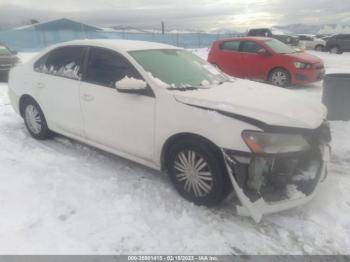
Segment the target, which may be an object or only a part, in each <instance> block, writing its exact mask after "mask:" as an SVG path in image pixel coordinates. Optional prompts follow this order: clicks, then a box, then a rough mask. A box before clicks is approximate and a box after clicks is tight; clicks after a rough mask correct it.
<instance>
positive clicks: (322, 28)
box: [274, 24, 349, 34]
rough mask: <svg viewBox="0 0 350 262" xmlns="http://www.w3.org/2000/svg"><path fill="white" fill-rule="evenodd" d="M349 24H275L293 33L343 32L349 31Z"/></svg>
mask: <svg viewBox="0 0 350 262" xmlns="http://www.w3.org/2000/svg"><path fill="white" fill-rule="evenodd" d="M348 27H349V25H336V24H323V25H308V24H291V25H284V26H274V28H277V29H279V30H282V31H284V32H289V33H292V34H317V33H322V32H323V33H329V34H332V33H341V32H345V31H347V30H348V29H347V28H348Z"/></svg>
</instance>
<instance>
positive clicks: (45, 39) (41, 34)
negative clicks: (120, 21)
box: [0, 29, 241, 51]
mask: <svg viewBox="0 0 350 262" xmlns="http://www.w3.org/2000/svg"><path fill="white" fill-rule="evenodd" d="M234 36H241V35H237V34H208V33H200V32H199V33H165V34H161V33H148V32H145V33H132V32H127V31H124V32H123V31H120V32H107V31H98V32H83V31H70V30H55V31H36V30H35V29H30V30H10V31H0V42H1V43H3V44H5V45H7V46H9V47H10V48H11V49H13V50H17V51H37V50H40V49H42V48H45V47H47V46H50V45H52V44H56V43H60V42H65V41H70V40H76V39H128V40H142V41H152V42H159V43H165V44H170V45H175V46H179V47H184V48H202V47H210V46H211V44H212V43H213V42H214V41H216V40H218V39H222V38H228V37H234Z"/></svg>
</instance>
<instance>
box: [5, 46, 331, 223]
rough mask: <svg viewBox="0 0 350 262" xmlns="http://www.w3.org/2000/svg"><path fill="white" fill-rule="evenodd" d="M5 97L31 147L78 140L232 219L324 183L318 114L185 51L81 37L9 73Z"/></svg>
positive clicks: (293, 200) (287, 204)
mask: <svg viewBox="0 0 350 262" xmlns="http://www.w3.org/2000/svg"><path fill="white" fill-rule="evenodd" d="M9 97H10V99H11V102H12V105H13V108H14V109H15V110H16V111H17V112H18V114H20V115H21V116H22V117H23V118H24V122H25V125H26V127H27V129H28V132H29V133H30V134H31V135H32V136H33V137H34V138H36V139H47V138H50V137H51V136H52V134H53V132H55V133H59V134H62V135H64V136H67V137H70V138H73V139H76V140H79V141H81V142H83V143H86V144H89V145H92V146H95V147H97V148H100V149H103V150H105V151H108V152H111V153H114V154H116V155H119V156H121V157H124V158H127V159H130V160H132V161H135V162H138V163H141V164H143V165H145V166H148V167H151V168H154V169H157V170H162V171H166V172H167V173H168V174H169V177H170V180H171V182H172V183H173V184H174V186H175V188H176V189H177V191H178V192H179V193H180V194H181V195H182V196H183V197H184V198H186V199H187V200H189V201H192V202H194V203H196V204H198V205H206V206H213V205H218V204H219V203H220V202H222V201H223V200H224V199H225V198H226V197H227V196H228V194H229V193H231V192H232V191H234V192H235V194H236V195H237V196H238V198H239V200H240V202H241V204H240V205H237V209H238V213H239V214H241V215H250V216H252V217H253V218H254V219H255V220H256V221H260V219H261V218H262V215H263V214H267V213H272V212H277V211H280V210H284V209H288V208H292V207H294V206H297V205H300V204H303V203H306V202H307V201H309V200H310V199H311V198H312V197H313V196H314V194H315V191H316V188H317V187H318V185H319V184H320V183H321V182H322V181H323V180H324V178H325V176H326V163H327V159H328V157H327V156H328V154H329V150H328V142H329V141H330V131H329V126H328V125H327V123H326V122H325V119H326V114H327V110H326V108H325V107H324V106H323V105H322V104H320V103H313V102H310V101H307V100H304V99H301V98H299V97H296V96H295V95H294V94H293V91H289V90H280V89H279V88H275V87H272V86H268V85H264V84H260V83H256V82H251V81H247V80H239V79H233V78H230V77H228V76H226V75H225V74H223V73H222V72H220V71H218V70H217V69H216V68H214V67H213V66H211V65H210V64H208V63H207V62H206V61H204V60H202V59H200V58H198V57H197V56H195V55H194V54H192V53H191V52H188V51H186V50H183V49H180V48H177V47H174V46H168V45H163V44H157V43H148V42H138V41H123V40H81V41H72V42H67V43H63V44H59V45H55V46H52V47H50V48H48V49H46V50H44V51H43V52H41V53H40V54H39V55H38V56H36V57H35V58H34V59H32V60H31V61H29V62H27V63H24V64H20V65H18V66H16V67H15V68H14V69H13V70H12V71H11V72H10V80H9Z"/></svg>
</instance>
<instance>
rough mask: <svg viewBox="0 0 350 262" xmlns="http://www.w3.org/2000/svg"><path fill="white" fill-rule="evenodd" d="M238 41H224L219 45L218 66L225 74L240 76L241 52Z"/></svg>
mask: <svg viewBox="0 0 350 262" xmlns="http://www.w3.org/2000/svg"><path fill="white" fill-rule="evenodd" d="M239 45H240V41H237V40H235V41H232V40H231V41H225V42H222V43H221V44H220V46H219V48H220V52H219V53H220V55H219V59H218V61H219V62H218V66H219V67H220V69H221V70H222V71H224V72H225V73H226V74H228V75H231V76H236V77H242V70H241V54H240V53H239Z"/></svg>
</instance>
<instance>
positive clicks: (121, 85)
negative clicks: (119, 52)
mask: <svg viewBox="0 0 350 262" xmlns="http://www.w3.org/2000/svg"><path fill="white" fill-rule="evenodd" d="M115 88H116V89H117V90H118V92H120V93H128V94H144V93H146V92H147V83H146V82H145V81H143V80H140V79H135V78H132V77H130V78H129V77H128V76H126V77H124V78H123V79H122V80H119V81H118V82H116V83H115Z"/></svg>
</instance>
